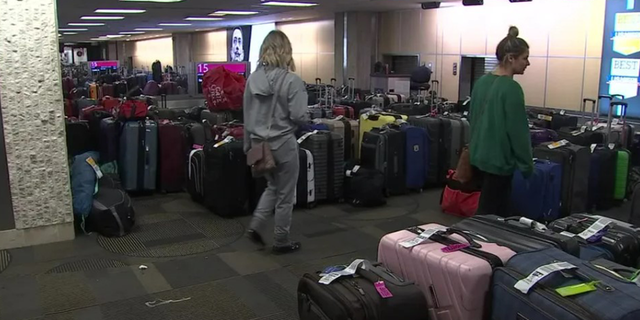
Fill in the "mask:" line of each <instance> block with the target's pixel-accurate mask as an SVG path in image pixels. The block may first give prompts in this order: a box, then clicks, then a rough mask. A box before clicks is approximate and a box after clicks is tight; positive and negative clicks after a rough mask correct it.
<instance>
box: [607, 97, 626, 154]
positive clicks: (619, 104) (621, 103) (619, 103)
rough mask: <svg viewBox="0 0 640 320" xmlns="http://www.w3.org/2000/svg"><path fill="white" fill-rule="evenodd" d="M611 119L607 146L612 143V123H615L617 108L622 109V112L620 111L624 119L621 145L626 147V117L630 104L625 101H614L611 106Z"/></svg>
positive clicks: (608, 123) (608, 121)
mask: <svg viewBox="0 0 640 320" xmlns="http://www.w3.org/2000/svg"><path fill="white" fill-rule="evenodd" d="M609 106H610V107H609V118H608V119H607V144H609V143H610V142H611V141H610V139H611V130H612V129H611V126H612V122H613V109H614V108H616V107H621V109H622V110H620V111H621V112H620V117H621V119H622V139H621V141H620V143H621V144H622V146H626V143H627V142H626V141H625V140H626V138H627V137H626V135H625V131H626V121H625V119H626V116H627V108H628V107H629V104H628V103H626V102H624V101H613V102H611V104H610V105H609Z"/></svg>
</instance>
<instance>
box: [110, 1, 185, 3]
mask: <svg viewBox="0 0 640 320" xmlns="http://www.w3.org/2000/svg"><path fill="white" fill-rule="evenodd" d="M120 1H122V2H159V3H171V2H182V1H184V0H120Z"/></svg>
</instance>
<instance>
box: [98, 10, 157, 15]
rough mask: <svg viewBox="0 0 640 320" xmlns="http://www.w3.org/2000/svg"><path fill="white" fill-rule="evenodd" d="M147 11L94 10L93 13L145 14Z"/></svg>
mask: <svg viewBox="0 0 640 320" xmlns="http://www.w3.org/2000/svg"><path fill="white" fill-rule="evenodd" d="M145 12H147V10H144V9H96V11H94V13H123V14H127V13H145Z"/></svg>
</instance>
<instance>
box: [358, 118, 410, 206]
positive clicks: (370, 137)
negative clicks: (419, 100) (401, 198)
mask: <svg viewBox="0 0 640 320" xmlns="http://www.w3.org/2000/svg"><path fill="white" fill-rule="evenodd" d="M405 145H406V143H405V137H404V134H403V133H402V132H400V131H397V130H393V129H388V128H387V129H380V128H374V129H372V130H371V131H369V132H365V133H364V137H363V139H362V152H361V158H362V159H361V160H362V166H363V167H365V168H367V169H373V170H379V171H381V172H383V173H384V176H385V179H384V180H385V189H386V193H387V195H399V194H405V193H407V185H406V177H405V172H406V170H405V169H406V168H405V157H406V154H405V150H404V148H405Z"/></svg>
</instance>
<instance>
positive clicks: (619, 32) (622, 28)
mask: <svg viewBox="0 0 640 320" xmlns="http://www.w3.org/2000/svg"><path fill="white" fill-rule="evenodd" d="M612 40H613V51H615V52H617V53H620V54H623V55H625V56H628V55H630V54H634V53H636V52H640V12H623V13H616V22H615V27H614V33H613V38H612Z"/></svg>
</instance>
